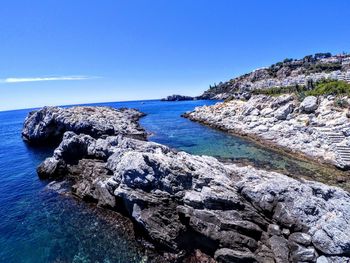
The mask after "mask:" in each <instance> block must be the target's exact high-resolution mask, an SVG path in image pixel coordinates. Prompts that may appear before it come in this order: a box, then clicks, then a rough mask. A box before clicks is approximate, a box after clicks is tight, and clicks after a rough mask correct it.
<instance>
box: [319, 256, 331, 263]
mask: <svg viewBox="0 0 350 263" xmlns="http://www.w3.org/2000/svg"><path fill="white" fill-rule="evenodd" d="M316 263H329V261H328V259H327V258H326V257H325V256H320V257H318V258H317V260H316Z"/></svg>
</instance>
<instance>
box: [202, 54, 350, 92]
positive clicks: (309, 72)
mask: <svg viewBox="0 0 350 263" xmlns="http://www.w3.org/2000/svg"><path fill="white" fill-rule="evenodd" d="M321 79H337V80H346V81H348V82H350V55H347V54H342V55H336V56H332V55H331V54H330V53H318V54H315V55H313V56H312V55H310V56H305V57H304V58H303V59H285V60H284V61H283V62H278V63H276V64H273V65H271V66H270V67H267V68H260V69H257V70H254V71H253V72H250V73H248V74H244V75H242V76H239V77H237V78H234V79H231V80H229V81H226V82H220V83H219V84H218V85H214V86H210V88H209V89H208V90H207V91H205V92H204V93H203V94H202V95H201V96H199V98H200V99H227V98H235V99H242V98H245V97H247V96H248V95H247V93H249V92H251V91H252V90H255V89H266V88H272V87H284V86H294V85H306V84H307V82H308V81H309V80H312V81H314V82H315V81H318V80H321Z"/></svg>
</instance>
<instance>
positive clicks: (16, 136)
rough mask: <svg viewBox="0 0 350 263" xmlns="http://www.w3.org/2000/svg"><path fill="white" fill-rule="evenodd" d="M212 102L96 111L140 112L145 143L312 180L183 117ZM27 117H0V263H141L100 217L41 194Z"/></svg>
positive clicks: (299, 166) (295, 165)
mask: <svg viewBox="0 0 350 263" xmlns="http://www.w3.org/2000/svg"><path fill="white" fill-rule="evenodd" d="M213 103H215V101H184V102H160V101H144V102H141V101H136V102H119V103H118V102H116V103H104V104H98V105H108V106H112V107H132V108H138V109H140V110H141V111H143V112H145V113H147V116H146V117H144V118H143V119H142V120H141V124H142V125H143V127H144V128H145V129H146V130H147V131H148V132H150V133H152V136H150V137H149V139H150V140H152V141H155V142H158V143H162V144H165V145H168V146H170V147H173V148H175V149H178V150H184V151H187V152H190V153H193V154H207V155H212V156H216V157H220V158H226V159H227V158H228V159H230V160H232V161H240V162H245V163H246V162H247V163H252V164H254V165H257V166H260V167H265V168H271V169H275V170H282V171H285V172H291V173H294V172H295V171H299V172H300V173H301V174H310V175H311V176H314V175H315V174H316V176H317V171H316V168H315V167H314V166H309V164H307V163H304V162H300V161H296V160H291V159H289V158H286V157H284V156H281V155H279V154H276V153H274V152H271V151H268V150H264V149H263V148H261V147H259V146H257V145H255V144H253V143H251V142H248V141H246V140H243V139H241V138H239V137H234V136H231V135H228V134H225V133H223V132H220V131H216V130H213V129H210V128H208V127H206V126H203V125H200V124H198V123H193V122H191V121H189V120H187V119H184V118H181V117H180V115H181V114H182V113H184V112H186V111H189V110H192V109H194V107H196V106H201V105H204V104H206V105H210V104H213ZM28 112H29V110H18V111H9V112H0V262H28V263H32V262H35V263H41V262H123V263H124V262H131V263H132V262H141V260H142V256H143V254H142V252H141V251H140V249H139V248H138V246H137V244H136V243H134V242H133V240H129V239H128V238H127V237H126V236H125V234H124V231H123V227H119V226H118V225H116V224H117V222H116V223H113V224H111V223H110V222H109V221H107V220H106V219H105V217H104V216H97V214H99V213H101V214H103V212H102V211H98V210H96V209H92V208H91V207H89V206H88V205H87V204H84V203H82V202H79V201H77V200H75V199H73V198H71V197H67V196H64V195H58V194H56V193H53V192H52V191H49V190H47V189H46V188H45V186H46V184H47V183H48V182H46V181H40V180H39V179H38V177H37V174H36V171H35V168H36V166H37V165H38V164H39V163H40V162H41V161H42V160H43V159H44V158H45V157H47V156H50V155H51V154H52V150H53V149H50V148H47V149H45V148H39V149H38V148H31V147H28V146H27V145H26V144H25V143H24V142H23V141H22V139H21V136H20V132H21V128H22V123H23V120H24V118H25V117H26V115H27V114H28Z"/></svg>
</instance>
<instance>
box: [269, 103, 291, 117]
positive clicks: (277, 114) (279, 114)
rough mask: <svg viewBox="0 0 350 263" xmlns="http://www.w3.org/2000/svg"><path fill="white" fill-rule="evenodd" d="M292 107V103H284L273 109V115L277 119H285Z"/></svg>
mask: <svg viewBox="0 0 350 263" xmlns="http://www.w3.org/2000/svg"><path fill="white" fill-rule="evenodd" d="M293 108H294V105H293V104H292V103H289V104H287V105H284V106H282V107H280V108H278V109H277V110H276V111H275V114H274V116H275V118H276V119H278V120H285V119H287V116H288V114H290V113H292V111H293Z"/></svg>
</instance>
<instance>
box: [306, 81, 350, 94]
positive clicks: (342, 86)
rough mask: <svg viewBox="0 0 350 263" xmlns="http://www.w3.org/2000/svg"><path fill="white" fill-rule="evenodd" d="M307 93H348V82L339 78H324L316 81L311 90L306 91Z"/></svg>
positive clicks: (349, 91) (349, 85) (349, 90)
mask: <svg viewBox="0 0 350 263" xmlns="http://www.w3.org/2000/svg"><path fill="white" fill-rule="evenodd" d="M306 93H307V95H313V96H319V95H350V84H349V83H347V82H345V81H341V80H324V81H321V82H317V83H316V87H315V88H314V89H313V90H310V91H307V92H306Z"/></svg>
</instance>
